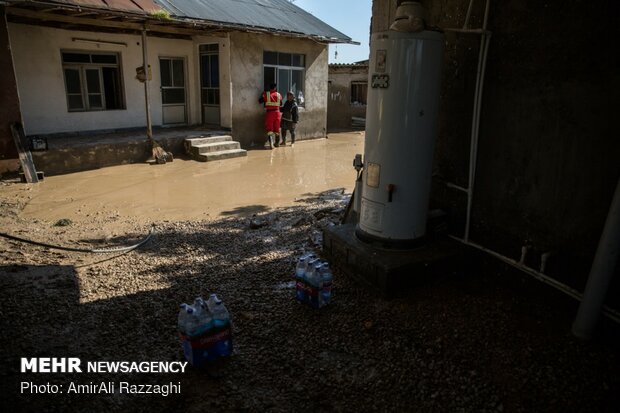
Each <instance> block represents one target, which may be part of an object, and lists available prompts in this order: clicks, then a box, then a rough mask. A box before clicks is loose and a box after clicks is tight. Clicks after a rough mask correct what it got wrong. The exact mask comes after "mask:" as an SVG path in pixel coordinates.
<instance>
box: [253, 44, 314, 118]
mask: <svg viewBox="0 0 620 413" xmlns="http://www.w3.org/2000/svg"><path fill="white" fill-rule="evenodd" d="M263 65H264V79H263V87H264V88H265V90H267V89H269V85H270V84H271V83H276V84H277V85H278V92H280V94H281V95H282V97H283V98H284V96H286V93H287V92H288V91H291V92H293V93H294V94H295V97H296V98H297V104H298V105H300V106H303V104H304V100H305V99H304V79H305V69H306V58H305V56H304V55H302V54H295V53H279V52H267V51H266V52H263Z"/></svg>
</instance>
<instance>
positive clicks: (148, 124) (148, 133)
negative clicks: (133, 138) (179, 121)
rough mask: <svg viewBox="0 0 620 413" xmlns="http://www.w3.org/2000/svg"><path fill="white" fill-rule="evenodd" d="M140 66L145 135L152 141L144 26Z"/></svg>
mask: <svg viewBox="0 0 620 413" xmlns="http://www.w3.org/2000/svg"><path fill="white" fill-rule="evenodd" d="M142 67H143V68H144V78H145V79H144V100H145V106H146V136H147V138H148V140H149V142H152V141H153V126H152V125H151V96H150V91H149V65H148V54H147V51H146V27H145V28H144V29H142Z"/></svg>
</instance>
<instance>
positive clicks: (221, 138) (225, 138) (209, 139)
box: [185, 135, 233, 153]
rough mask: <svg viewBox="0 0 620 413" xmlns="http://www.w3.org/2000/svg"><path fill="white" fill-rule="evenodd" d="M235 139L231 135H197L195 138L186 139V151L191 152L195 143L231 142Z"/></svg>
mask: <svg viewBox="0 0 620 413" xmlns="http://www.w3.org/2000/svg"><path fill="white" fill-rule="evenodd" d="M232 140H233V138H232V136H230V135H217V136H204V135H202V136H197V137H194V138H187V139H185V151H186V152H187V153H191V147H192V146H195V145H202V144H205V143H215V142H231V141H232Z"/></svg>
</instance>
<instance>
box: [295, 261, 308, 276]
mask: <svg viewBox="0 0 620 413" xmlns="http://www.w3.org/2000/svg"><path fill="white" fill-rule="evenodd" d="M305 273H306V257H305V256H302V257H301V258H299V260H297V266H296V267H295V278H296V279H298V280H300V279H301V280H303V278H304V274H305Z"/></svg>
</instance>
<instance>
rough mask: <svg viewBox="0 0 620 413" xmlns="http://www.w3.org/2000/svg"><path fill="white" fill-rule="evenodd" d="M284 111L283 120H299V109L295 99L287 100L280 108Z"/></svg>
mask: <svg viewBox="0 0 620 413" xmlns="http://www.w3.org/2000/svg"><path fill="white" fill-rule="evenodd" d="M280 112H282V120H284V121H288V122H294V123H297V122H298V121H299V113H298V111H297V102H295V100H287V101H285V102H284V106H282V107H281V108H280Z"/></svg>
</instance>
